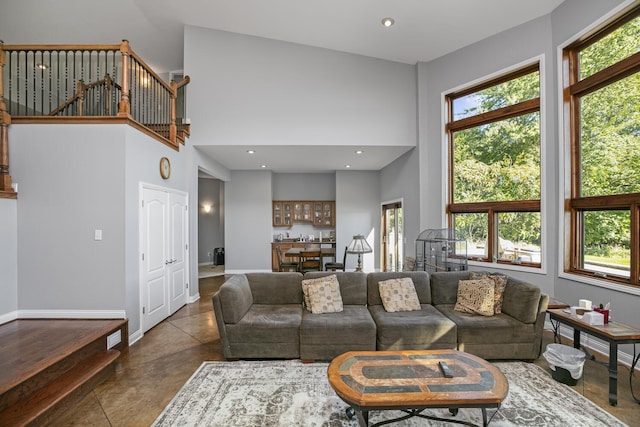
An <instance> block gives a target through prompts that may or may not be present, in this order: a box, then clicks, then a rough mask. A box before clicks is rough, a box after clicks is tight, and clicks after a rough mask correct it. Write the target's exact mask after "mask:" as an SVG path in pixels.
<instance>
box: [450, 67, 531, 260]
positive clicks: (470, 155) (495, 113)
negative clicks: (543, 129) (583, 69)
mask: <svg viewBox="0 0 640 427" xmlns="http://www.w3.org/2000/svg"><path fill="white" fill-rule="evenodd" d="M446 102H447V107H448V120H447V126H446V133H447V137H448V141H449V161H450V164H449V201H448V204H447V214H448V217H449V224H451V226H452V227H454V228H455V230H456V236H457V237H461V238H464V239H466V240H467V247H468V254H469V257H470V258H471V259H472V260H476V261H487V262H498V263H510V264H521V265H528V266H532V267H539V266H540V263H541V258H542V257H541V255H542V248H541V219H540V71H539V64H537V63H536V64H533V65H530V66H528V67H525V68H523V69H519V70H517V71H515V72H511V73H509V74H507V75H504V76H500V77H499V78H496V79H492V80H491V81H488V82H484V83H483V84H480V85H476V86H473V87H470V88H466V89H464V90H460V91H457V92H455V93H451V94H448V95H447V96H446Z"/></svg>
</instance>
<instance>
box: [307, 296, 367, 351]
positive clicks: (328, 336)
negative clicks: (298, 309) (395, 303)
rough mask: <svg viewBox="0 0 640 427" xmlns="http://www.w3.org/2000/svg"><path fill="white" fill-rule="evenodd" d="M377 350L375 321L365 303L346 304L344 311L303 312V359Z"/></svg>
mask: <svg viewBox="0 0 640 427" xmlns="http://www.w3.org/2000/svg"><path fill="white" fill-rule="evenodd" d="M375 349H376V324H375V323H374V321H373V319H372V318H371V314H369V310H367V307H365V306H364V305H346V304H345V305H344V308H343V311H342V312H341V313H326V314H313V313H310V312H308V311H306V310H303V312H302V323H301V324H300V358H301V359H311V360H331V359H333V358H334V357H336V356H338V355H340V354H342V353H344V352H347V351H363V350H375Z"/></svg>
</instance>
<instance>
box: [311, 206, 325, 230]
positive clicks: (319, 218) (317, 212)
mask: <svg viewBox="0 0 640 427" xmlns="http://www.w3.org/2000/svg"><path fill="white" fill-rule="evenodd" d="M322 206H323V203H322V202H314V204H313V225H324V214H323V211H322Z"/></svg>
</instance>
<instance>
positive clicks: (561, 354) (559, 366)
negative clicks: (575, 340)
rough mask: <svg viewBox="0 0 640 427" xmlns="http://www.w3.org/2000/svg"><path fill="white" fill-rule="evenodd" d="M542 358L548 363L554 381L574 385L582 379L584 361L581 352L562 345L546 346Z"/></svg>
mask: <svg viewBox="0 0 640 427" xmlns="http://www.w3.org/2000/svg"><path fill="white" fill-rule="evenodd" d="M542 356H543V357H544V358H545V359H546V360H547V362H549V367H550V368H551V376H552V377H553V379H554V380H556V381H559V382H561V383H564V384H567V385H576V383H577V382H578V380H579V379H580V377H582V369H583V368H584V359H585V354H584V353H583V352H582V350H580V349H577V348H573V347H569V346H567V345H562V344H548V345H547V350H546V351H545V352H544V353H543V354H542Z"/></svg>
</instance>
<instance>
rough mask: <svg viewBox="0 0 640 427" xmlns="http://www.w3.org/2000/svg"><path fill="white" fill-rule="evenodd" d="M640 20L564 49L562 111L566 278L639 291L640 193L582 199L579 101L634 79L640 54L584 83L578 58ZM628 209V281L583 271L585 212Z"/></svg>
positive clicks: (629, 15)
mask: <svg viewBox="0 0 640 427" xmlns="http://www.w3.org/2000/svg"><path fill="white" fill-rule="evenodd" d="M639 16H640V6H636V7H634V8H632V9H631V10H629V11H628V12H626V13H625V14H624V15H622V16H619V17H617V18H615V17H614V19H612V20H610V21H609V22H607V23H605V24H604V25H603V26H602V27H600V28H598V29H596V30H595V31H593V32H591V33H589V34H587V35H585V36H582V37H579V38H577V39H576V40H575V41H574V42H572V43H569V44H567V45H566V46H565V47H564V48H562V52H561V55H562V65H561V66H562V69H561V72H562V107H563V122H564V126H563V128H564V129H563V132H564V137H565V140H566V141H568V142H567V145H568V157H569V159H568V160H569V161H568V165H569V168H570V171H569V174H568V176H567V177H566V178H565V179H566V180H567V184H568V192H567V194H565V197H564V217H565V227H568V230H567V231H568V233H565V234H566V235H567V237H568V242H567V240H566V238H565V240H564V245H565V251H564V256H563V270H564V272H565V273H568V274H576V275H579V276H582V277H589V278H596V279H598V280H604V281H606V282H611V283H617V284H622V285H628V286H632V287H634V288H639V287H640V193H624V194H612V195H603V196H581V195H580V193H581V187H580V186H581V156H580V153H581V141H580V134H581V128H580V114H581V110H580V99H581V98H582V97H583V96H586V95H589V94H591V93H593V92H595V91H597V90H600V89H602V88H605V87H607V86H609V85H611V84H613V83H616V82H618V81H620V80H622V79H624V78H626V77H629V76H631V75H633V74H636V73H640V52H636V53H634V54H633V55H630V56H628V57H627V58H624V59H622V60H620V61H618V62H616V63H614V64H612V65H610V66H608V67H605V68H603V69H601V70H600V71H597V72H595V73H593V74H591V75H590V76H588V77H585V78H584V79H582V80H580V75H579V73H580V69H579V54H580V52H581V51H582V50H584V49H586V48H587V47H589V46H591V45H593V44H595V43H597V42H598V41H599V40H601V39H602V38H604V37H605V36H607V35H609V34H611V33H612V32H613V31H615V30H617V29H618V28H620V27H621V26H623V25H624V24H626V23H628V22H630V21H632V20H633V19H636V18H637V17H639ZM615 210H629V214H630V236H629V237H630V239H629V240H630V254H631V256H630V258H631V259H630V271H629V277H628V278H626V277H623V276H616V275H607V274H603V273H601V272H597V271H591V270H586V269H584V268H583V267H582V264H583V262H582V261H583V258H584V251H583V245H582V242H583V238H584V237H583V235H582V232H581V229H582V221H581V218H582V213H583V212H586V211H615Z"/></svg>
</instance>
